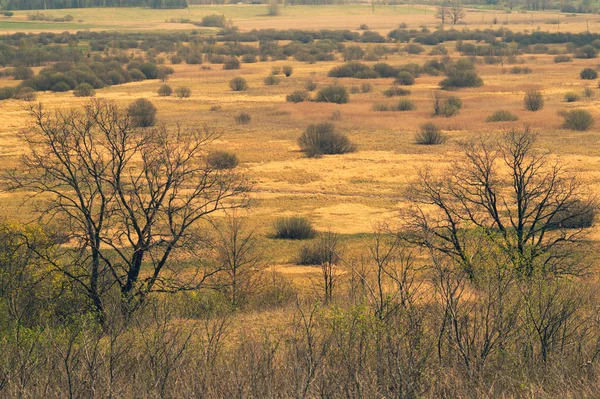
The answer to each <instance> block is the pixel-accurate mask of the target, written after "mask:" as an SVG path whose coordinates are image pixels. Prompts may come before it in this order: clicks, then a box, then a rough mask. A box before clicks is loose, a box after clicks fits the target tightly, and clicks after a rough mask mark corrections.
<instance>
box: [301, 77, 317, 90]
mask: <svg viewBox="0 0 600 399" xmlns="http://www.w3.org/2000/svg"><path fill="white" fill-rule="evenodd" d="M304 88H305V89H306V90H307V91H315V90H316V89H317V84H316V83H315V82H313V81H312V80H311V79H309V80H307V81H306V84H305V85H304Z"/></svg>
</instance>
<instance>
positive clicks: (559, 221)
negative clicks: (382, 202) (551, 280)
mask: <svg viewBox="0 0 600 399" xmlns="http://www.w3.org/2000/svg"><path fill="white" fill-rule="evenodd" d="M535 140H536V134H535V133H534V132H533V131H532V130H531V129H529V128H528V127H526V128H524V129H523V130H517V129H511V130H510V131H508V132H507V133H506V134H505V135H504V136H503V138H502V140H500V141H495V140H490V139H488V138H483V139H480V140H477V141H473V142H469V143H466V144H465V145H464V146H463V153H462V160H461V161H460V162H459V163H457V164H456V165H455V166H453V167H450V168H449V169H447V170H445V171H444V172H443V173H442V175H441V176H439V177H434V176H433V175H432V174H431V173H430V172H429V171H428V170H425V171H423V172H421V173H420V174H419V179H418V181H416V182H415V184H414V185H412V187H411V188H410V189H409V195H408V198H409V199H410V200H412V201H413V203H414V204H415V205H414V206H413V207H412V208H411V210H410V212H409V213H407V217H406V220H405V221H406V223H407V226H408V230H409V231H410V233H408V234H406V235H405V238H406V239H407V240H409V241H410V242H413V243H416V244H419V245H421V246H424V247H427V248H430V249H432V250H434V251H435V252H437V253H443V254H445V255H449V256H451V257H452V258H453V259H454V260H455V261H456V262H457V263H458V264H460V265H461V266H462V268H463V269H464V270H465V271H466V272H467V274H468V275H469V276H470V277H471V278H473V277H474V276H475V274H476V270H475V269H476V266H477V264H478V261H479V259H480V258H481V255H482V253H483V252H482V251H484V250H485V249H486V248H488V247H489V246H494V247H495V248H497V249H498V250H500V251H501V252H503V253H504V254H506V255H508V259H509V261H510V262H511V264H512V265H513V267H514V269H515V270H516V271H517V272H518V273H519V274H520V275H523V276H532V275H533V274H534V272H536V271H540V272H542V273H548V272H551V273H554V274H564V273H578V272H581V271H582V269H583V268H584V266H585V263H582V262H575V261H574V259H575V258H574V255H575V251H574V249H575V248H576V247H577V244H580V243H581V241H582V238H583V233H584V230H585V227H589V225H590V224H591V221H592V218H593V214H594V211H595V202H594V201H593V199H589V198H588V199H584V198H582V195H581V192H580V184H579V183H578V180H577V179H576V177H573V176H569V175H568V174H567V172H566V171H565V168H564V166H563V165H562V164H561V162H560V161H559V160H556V159H553V158H552V157H551V155H550V154H548V153H540V152H538V151H536V149H535V147H534V144H535Z"/></svg>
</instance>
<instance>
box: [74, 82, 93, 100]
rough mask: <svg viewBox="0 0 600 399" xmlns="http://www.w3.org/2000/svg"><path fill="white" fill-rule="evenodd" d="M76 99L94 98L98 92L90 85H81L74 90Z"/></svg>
mask: <svg viewBox="0 0 600 399" xmlns="http://www.w3.org/2000/svg"><path fill="white" fill-rule="evenodd" d="M73 94H74V95H75V97H93V96H95V95H96V91H95V90H94V88H93V87H92V85H91V84H89V83H80V84H78V85H77V87H76V88H75V90H73Z"/></svg>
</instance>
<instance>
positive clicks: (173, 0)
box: [2, 0, 187, 10]
mask: <svg viewBox="0 0 600 399" xmlns="http://www.w3.org/2000/svg"><path fill="white" fill-rule="evenodd" d="M92 7H150V8H186V7H187V1H186V0H5V1H3V2H2V8H3V9H6V10H46V9H55V8H92Z"/></svg>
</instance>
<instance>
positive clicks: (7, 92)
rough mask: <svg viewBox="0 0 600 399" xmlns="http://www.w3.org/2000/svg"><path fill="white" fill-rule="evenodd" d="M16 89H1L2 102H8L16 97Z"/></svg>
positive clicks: (0, 97) (0, 98)
mask: <svg viewBox="0 0 600 399" xmlns="http://www.w3.org/2000/svg"><path fill="white" fill-rule="evenodd" d="M15 92H16V90H15V88H14V87H0V100H7V99H9V98H13V97H14V95H15Z"/></svg>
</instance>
